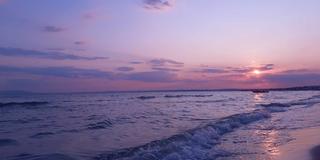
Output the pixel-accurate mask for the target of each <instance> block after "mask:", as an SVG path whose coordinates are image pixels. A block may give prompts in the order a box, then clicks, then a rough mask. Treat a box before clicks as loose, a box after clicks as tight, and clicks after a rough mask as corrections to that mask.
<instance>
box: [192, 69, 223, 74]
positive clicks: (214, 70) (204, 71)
mask: <svg viewBox="0 0 320 160" xmlns="http://www.w3.org/2000/svg"><path fill="white" fill-rule="evenodd" d="M195 72H199V73H215V74H218V73H228V72H229V71H228V70H225V69H219V68H204V69H201V70H196V71H195Z"/></svg>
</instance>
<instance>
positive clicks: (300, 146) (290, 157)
mask: <svg viewBox="0 0 320 160" xmlns="http://www.w3.org/2000/svg"><path fill="white" fill-rule="evenodd" d="M290 136H291V137H292V138H294V140H292V141H290V142H289V143H287V144H285V145H282V146H280V148H279V150H280V154H279V157H277V158H276V159H277V160H311V156H310V150H311V149H312V148H313V147H315V146H317V145H319V144H320V127H312V128H305V129H299V130H295V131H292V132H291V133H290Z"/></svg>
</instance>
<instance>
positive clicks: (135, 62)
mask: <svg viewBox="0 0 320 160" xmlns="http://www.w3.org/2000/svg"><path fill="white" fill-rule="evenodd" d="M129 63H130V64H142V63H143V62H139V61H132V62H129Z"/></svg>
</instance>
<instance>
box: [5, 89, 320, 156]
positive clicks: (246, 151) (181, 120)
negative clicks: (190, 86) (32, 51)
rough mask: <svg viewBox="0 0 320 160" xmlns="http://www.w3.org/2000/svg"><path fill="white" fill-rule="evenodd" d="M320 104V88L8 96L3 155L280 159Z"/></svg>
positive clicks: (312, 122) (313, 122) (315, 120)
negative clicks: (285, 145) (283, 148)
mask: <svg viewBox="0 0 320 160" xmlns="http://www.w3.org/2000/svg"><path fill="white" fill-rule="evenodd" d="M318 103H320V91H271V92H268V93H253V92H250V91H162V92H161V91H158V92H108V93H68V94H21V95H20V94H18V95H1V96H0V159H1V160H216V159H217V160H237V159H246V160H250V159H252V160H255V159H273V158H276V157H277V155H279V154H281V153H280V151H279V149H278V147H279V146H281V145H284V144H286V143H289V142H290V141H292V140H293V138H292V137H290V135H289V134H288V133H289V132H290V131H292V130H297V129H303V128H310V127H315V126H320V119H319V115H320V107H318V106H317V104H318ZM319 144H320V143H319Z"/></svg>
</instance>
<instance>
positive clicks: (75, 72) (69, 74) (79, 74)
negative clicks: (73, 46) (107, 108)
mask: <svg viewBox="0 0 320 160" xmlns="http://www.w3.org/2000/svg"><path fill="white" fill-rule="evenodd" d="M0 72H5V73H25V74H33V75H41V76H56V77H65V78H109V79H112V78H113V73H111V72H105V71H100V70H95V69H81V68H74V67H13V66H0Z"/></svg>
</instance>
